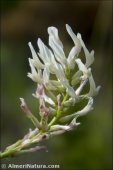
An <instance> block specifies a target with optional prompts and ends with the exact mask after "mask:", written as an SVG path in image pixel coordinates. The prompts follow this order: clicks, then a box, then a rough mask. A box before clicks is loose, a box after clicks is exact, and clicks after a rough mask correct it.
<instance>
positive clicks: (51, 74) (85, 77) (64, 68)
mask: <svg viewBox="0 0 113 170" xmlns="http://www.w3.org/2000/svg"><path fill="white" fill-rule="evenodd" d="M66 30H67V32H68V34H69V36H70V37H71V39H72V41H73V47H72V49H71V50H70V52H69V54H68V55H66V54H65V52H64V47H63V43H62V41H61V40H60V38H59V35H58V29H57V28H55V27H53V26H52V27H49V28H48V30H47V31H48V34H49V47H47V46H46V45H45V44H44V43H43V41H42V40H41V39H40V38H39V39H38V40H37V45H38V48H39V49H38V52H37V51H35V49H34V47H33V46H32V44H31V42H29V43H28V45H29V48H30V51H31V54H32V58H29V59H28V60H29V66H30V68H31V72H30V73H28V74H27V76H28V77H29V78H30V79H32V80H33V81H34V82H35V83H36V86H37V88H36V91H35V93H33V96H34V97H35V98H36V100H38V102H39V118H37V117H35V116H34V115H33V113H32V112H31V111H30V110H29V108H28V106H27V104H26V102H25V100H24V99H23V98H20V101H21V108H22V110H23V111H24V112H25V114H26V115H27V117H28V118H29V119H30V120H31V121H32V123H33V124H34V126H35V129H34V130H30V131H29V133H28V134H27V135H25V136H24V138H23V139H22V140H20V141H19V142H17V143H15V144H13V145H11V146H9V147H7V148H6V150H5V151H4V153H2V157H7V155H8V153H10V156H11V155H18V154H21V153H28V152H34V151H37V150H40V149H44V148H45V147H44V146H36V147H35V148H31V149H30V148H27V147H31V146H32V144H33V145H34V144H39V143H40V142H41V141H43V140H45V139H48V138H49V137H50V136H54V135H60V134H63V133H64V132H66V131H70V130H73V129H74V128H76V127H77V126H78V125H79V124H80V123H79V122H77V118H78V117H80V116H84V115H86V114H87V113H88V112H90V111H91V110H92V109H93V97H94V96H95V95H97V94H98V92H99V89H100V86H98V87H96V84H95V81H94V78H93V75H92V72H91V65H92V63H93V62H94V51H93V50H92V51H91V52H89V51H88V49H87V48H86V46H85V43H84V42H83V40H82V37H81V34H80V33H78V34H77V35H76V34H75V33H74V32H73V30H72V29H71V27H70V26H69V25H68V24H66ZM82 50H83V52H84V58H85V62H83V61H82V59H80V58H79V56H80V55H79V54H80V53H81V51H82ZM84 88H85V89H87V92H86V90H84ZM88 88H89V90H88ZM83 100H86V106H83V107H82V108H81V110H78V111H74V112H73V113H71V109H70V108H71V107H72V106H75V105H77V104H78V103H80V102H81V101H83ZM38 119H40V120H38ZM9 151H10V152H9Z"/></svg>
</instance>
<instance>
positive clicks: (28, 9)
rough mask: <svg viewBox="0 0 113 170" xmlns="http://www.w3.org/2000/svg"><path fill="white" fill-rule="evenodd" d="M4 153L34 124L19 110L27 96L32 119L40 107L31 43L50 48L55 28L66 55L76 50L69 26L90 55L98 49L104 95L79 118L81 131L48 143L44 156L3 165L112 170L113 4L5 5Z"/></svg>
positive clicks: (97, 64)
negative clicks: (30, 59)
mask: <svg viewBox="0 0 113 170" xmlns="http://www.w3.org/2000/svg"><path fill="white" fill-rule="evenodd" d="M1 11H2V12H1V14H2V16H1V111H2V112H1V149H2V150H3V149H4V148H5V147H6V146H7V145H10V144H12V143H14V142H15V141H16V140H17V139H19V138H22V137H23V136H24V135H25V134H26V133H27V131H28V127H29V128H33V126H32V124H31V122H29V120H28V119H27V118H26V117H25V115H24V113H22V111H21V109H20V106H19V105H20V103H19V97H24V98H25V99H26V102H27V103H28V104H29V106H30V108H31V110H32V111H33V112H34V114H35V115H36V114H37V110H38V106H37V102H36V100H35V99H34V98H33V97H32V95H31V94H32V93H33V92H34V91H35V88H36V84H35V83H33V82H32V81H31V80H30V79H29V78H27V76H26V75H27V72H29V71H30V68H29V64H28V57H31V53H30V50H29V47H28V45H27V43H28V42H29V41H31V42H32V43H33V45H34V47H35V49H37V50H38V48H37V45H36V41H37V38H39V37H40V38H41V39H42V40H43V41H44V42H45V43H46V44H47V43H48V34H47V27H49V26H56V27H57V28H58V29H59V35H60V38H61V40H62V41H63V44H64V47H65V48H64V49H65V51H66V54H67V53H68V52H69V49H70V48H71V47H72V46H73V42H72V41H71V39H70V37H69V35H68V34H67V32H66V29H65V24H66V23H68V24H69V25H70V26H71V27H72V29H73V30H74V32H75V33H77V32H80V33H81V34H82V37H83V40H84V41H85V44H86V45H87V47H88V49H89V50H92V49H94V50H95V62H94V64H93V68H92V70H93V75H94V78H95V81H96V83H97V85H101V86H102V88H101V91H100V93H99V95H98V96H97V97H96V98H95V100H94V110H93V111H91V113H89V114H88V115H87V116H85V117H83V118H80V119H79V121H80V122H81V125H80V126H79V127H78V129H77V130H75V131H73V132H69V133H65V134H64V135H62V136H57V137H54V138H52V139H50V140H49V141H46V142H45V145H46V146H47V148H48V152H45V151H41V152H37V153H33V154H27V155H23V156H20V157H17V158H11V159H4V160H2V163H6V164H8V163H15V164H24V163H32V164H33V163H36V164H59V165H60V167H61V169H63V168H64V169H75V170H79V169H82V170H94V169H95V170H96V169H97V170H105V169H106V170H110V169H112V130H111V127H112V111H111V110H112V109H111V108H112V107H111V106H112V97H111V93H112V79H111V75H112V73H111V70H112V34H111V33H112V28H111V24H112V22H111V21H112V1H44V0H43V1H41V0H40V1H27V0H26V1H17V0H15V1H14V0H13V1H8V0H7V1H6V0H2V1H1Z"/></svg>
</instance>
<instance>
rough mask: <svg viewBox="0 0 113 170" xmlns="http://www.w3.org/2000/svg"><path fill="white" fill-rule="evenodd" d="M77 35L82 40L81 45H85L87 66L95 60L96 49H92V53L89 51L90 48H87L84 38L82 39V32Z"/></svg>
mask: <svg viewBox="0 0 113 170" xmlns="http://www.w3.org/2000/svg"><path fill="white" fill-rule="evenodd" d="M77 37H78V39H79V40H80V42H81V45H82V47H83V50H84V53H85V57H86V64H85V65H86V67H89V66H90V65H91V64H92V63H93V61H94V51H93V50H92V51H91V53H90V52H89V51H88V49H87V48H86V46H85V44H84V42H83V40H82V37H81V34H79V33H78V34H77Z"/></svg>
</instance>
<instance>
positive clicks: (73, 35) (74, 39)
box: [66, 24, 81, 54]
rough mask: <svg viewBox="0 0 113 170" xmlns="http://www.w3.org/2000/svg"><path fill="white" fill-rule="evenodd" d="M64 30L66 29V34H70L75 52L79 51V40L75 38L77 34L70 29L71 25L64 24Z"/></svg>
mask: <svg viewBox="0 0 113 170" xmlns="http://www.w3.org/2000/svg"><path fill="white" fill-rule="evenodd" d="M66 30H67V32H68V34H69V35H70V37H71V38H72V40H73V42H74V44H75V47H76V50H77V54H79V53H80V51H81V43H80V40H79V39H78V38H77V36H76V35H75V34H74V32H73V30H72V29H71V27H70V26H69V25H68V24H66Z"/></svg>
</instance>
